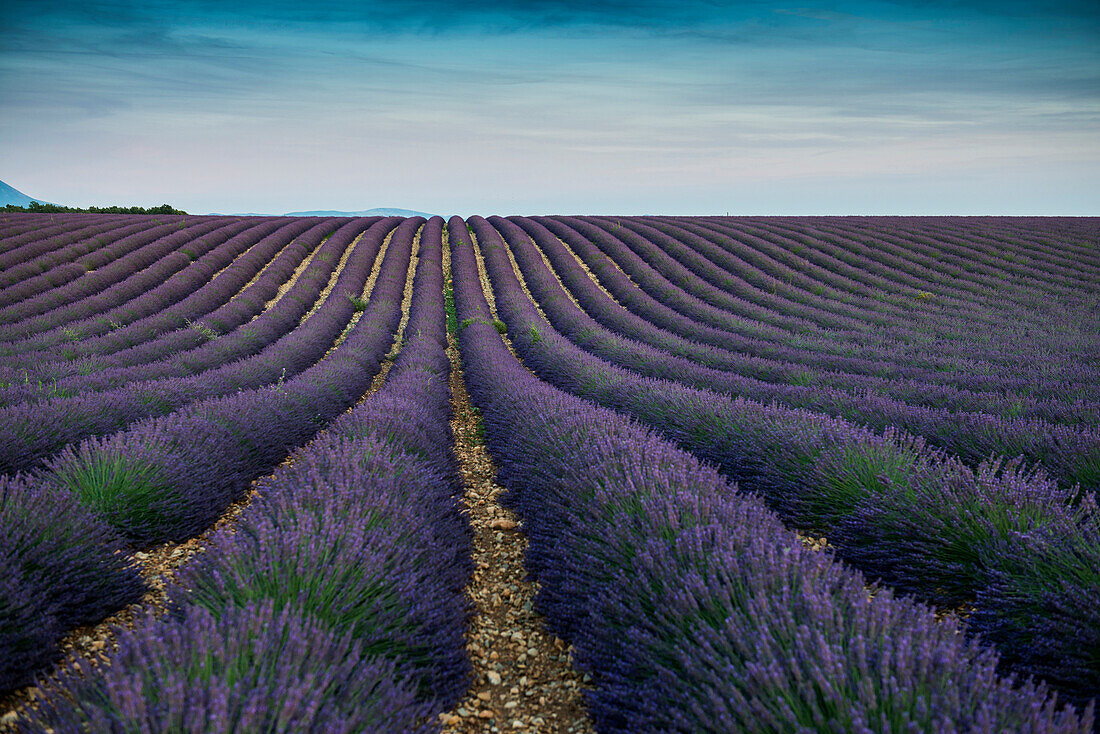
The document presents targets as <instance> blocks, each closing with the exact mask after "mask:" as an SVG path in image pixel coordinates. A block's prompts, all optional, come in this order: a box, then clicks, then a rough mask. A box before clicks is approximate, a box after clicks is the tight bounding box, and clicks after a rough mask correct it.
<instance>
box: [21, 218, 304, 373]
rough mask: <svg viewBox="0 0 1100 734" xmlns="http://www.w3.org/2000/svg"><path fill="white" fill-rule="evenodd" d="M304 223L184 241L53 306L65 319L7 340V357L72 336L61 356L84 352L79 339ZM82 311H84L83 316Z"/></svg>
mask: <svg viewBox="0 0 1100 734" xmlns="http://www.w3.org/2000/svg"><path fill="white" fill-rule="evenodd" d="M308 224H309V223H308V222H299V221H296V220H282V221H281V222H277V221H274V220H267V221H264V220H260V221H259V222H256V221H255V220H253V221H252V222H247V221H246V222H239V223H235V224H232V225H229V226H227V227H224V228H221V229H220V230H218V231H215V232H212V233H210V234H209V235H207V236H206V237H203V238H201V239H200V240H198V242H197V243H192V242H188V243H187V244H186V246H185V247H183V248H181V249H180V250H179V251H178V252H173V253H169V254H168V256H166V257H164V258H162V259H161V260H160V261H158V262H157V263H155V264H154V265H151V266H150V267H148V268H146V269H145V270H144V271H143V272H142V273H141V276H142V277H140V278H128V279H127V280H126V281H124V283H120V284H118V285H116V286H115V287H114V288H111V289H108V291H106V292H104V293H103V294H101V295H100V296H93V297H91V298H88V299H83V300H81V301H78V302H76V303H73V304H71V305H70V306H68V307H66V308H61V309H56V310H55V311H53V312H52V314H58V317H55V318H54V319H53V320H54V321H58V318H59V317H62V316H65V317H66V318H64V321H63V322H61V323H58V324H56V325H55V326H53V327H52V328H49V329H46V330H43V331H39V332H38V333H36V334H34V335H32V336H28V337H26V338H25V339H22V340H20V341H13V342H11V343H10V345H9V348H10V349H11V350H12V352H13V353H16V354H18V357H16V358H15V359H12V360H6V361H8V362H9V363H11V364H19V363H20V362H23V363H29V364H34V363H35V362H36V361H38V360H41V359H42V352H44V351H51V350H52V349H53V348H55V347H56V346H58V345H60V344H66V343H70V342H71V344H68V345H67V346H66V347H65V348H64V349H63V350H62V356H63V358H72V357H77V356H79V355H82V354H85V353H86V351H85V348H84V345H83V344H82V342H84V341H85V340H87V339H90V338H94V337H96V336H100V335H102V334H104V333H107V332H110V331H112V330H117V329H121V328H123V327H124V326H128V325H129V324H132V323H134V322H135V321H140V320H141V319H143V318H147V317H149V316H153V315H156V314H157V313H159V312H161V311H164V310H166V309H169V308H171V307H172V306H174V305H176V304H177V303H178V302H179V301H180V300H182V299H184V298H187V297H188V296H189V295H191V294H193V293H194V292H195V291H196V290H197V289H199V288H201V287H202V285H203V284H204V283H207V282H208V281H209V280H210V279H211V278H212V277H213V276H214V275H215V274H216V273H218V272H219V271H221V270H223V269H225V268H226V267H228V266H229V265H230V264H231V263H233V261H234V260H236V259H237V258H238V257H239V256H240V255H241V254H242V253H243V252H245V251H246V250H247V249H248V248H249V247H251V246H252V245H253V244H255V243H256V241H257V240H258V239H261V238H266V237H268V236H271V235H276V236H279V237H280V238H282V239H283V240H284V242H289V241H290V239H291V238H292V237H293V236H294V235H296V234H299V233H300V232H301V230H303V229H305V228H306V227H307V226H308ZM196 245H197V246H196ZM184 250H186V252H184ZM101 299H103V300H101ZM108 299H110V300H108ZM112 303H113V304H114V305H111V304H112ZM85 313H88V315H87V316H83V314H85ZM52 314H51V315H52ZM93 314H94V315H93ZM82 316H83V317H82ZM13 356H15V355H14V354H13Z"/></svg>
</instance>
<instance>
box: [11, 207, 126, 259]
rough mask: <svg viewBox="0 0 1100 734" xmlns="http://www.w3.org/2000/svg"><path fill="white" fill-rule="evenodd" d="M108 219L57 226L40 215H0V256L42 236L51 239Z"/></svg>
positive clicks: (104, 217) (106, 216) (87, 220)
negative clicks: (92, 222)
mask: <svg viewBox="0 0 1100 734" xmlns="http://www.w3.org/2000/svg"><path fill="white" fill-rule="evenodd" d="M110 218H111V216H110V215H104V216H99V217H93V218H90V219H86V220H84V221H82V222H80V223H79V224H77V223H74V222H73V221H72V220H69V221H68V222H65V223H64V224H60V225H59V224H56V223H55V222H53V221H51V220H50V219H49V218H48V217H43V216H41V215H35V214H32V215H31V216H14V215H12V214H9V213H5V214H0V255H3V254H5V253H7V252H8V251H10V250H13V249H15V248H17V247H21V246H23V245H25V244H27V243H28V242H33V241H34V240H36V239H38V238H39V237H41V236H43V235H45V236H46V237H53V236H54V235H56V234H61V233H63V232H65V231H67V230H73V229H76V228H79V227H84V226H87V223H88V222H90V221H95V222H105V221H107V220H108V219H110ZM114 218H116V219H117V218H118V217H117V216H116V217H114Z"/></svg>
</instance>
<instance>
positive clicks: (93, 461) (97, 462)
mask: <svg viewBox="0 0 1100 734" xmlns="http://www.w3.org/2000/svg"><path fill="white" fill-rule="evenodd" d="M54 477H55V478H56V479H57V481H58V482H59V484H60V485H61V486H63V487H66V488H67V489H69V490H70V491H71V492H72V493H73V494H74V495H76V497H77V499H78V500H79V501H80V502H81V503H82V504H84V505H86V506H88V507H90V508H91V509H93V510H95V511H96V512H97V513H99V514H100V515H102V516H103V517H104V519H106V520H107V522H108V523H110V524H111V525H113V526H115V527H117V528H119V529H120V530H122V531H123V532H125V531H126V530H127V529H130V528H144V527H150V526H156V525H160V524H162V523H163V522H164V521H165V520H166V517H165V515H164V513H163V511H162V510H161V509H160V508H161V506H162V502H163V500H164V499H165V496H166V495H169V494H171V493H172V487H171V486H170V485H169V483H168V482H167V481H166V480H165V479H164V478H163V477H162V476H161V474H160V471H159V470H158V469H157V467H155V466H153V465H151V464H147V463H145V462H141V461H136V460H132V459H130V460H128V459H126V458H124V457H120V456H105V455H93V456H87V457H82V458H81V459H80V460H79V461H75V462H72V463H71V464H68V465H66V466H64V467H63V468H61V469H59V470H58V471H57V472H56V473H55V474H54Z"/></svg>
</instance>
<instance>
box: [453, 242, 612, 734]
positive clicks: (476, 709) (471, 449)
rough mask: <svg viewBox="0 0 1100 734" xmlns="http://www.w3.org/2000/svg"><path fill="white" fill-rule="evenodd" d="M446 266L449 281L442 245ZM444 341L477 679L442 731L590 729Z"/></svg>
mask: <svg viewBox="0 0 1100 734" xmlns="http://www.w3.org/2000/svg"><path fill="white" fill-rule="evenodd" d="M444 267H445V269H446V277H447V278H448V281H449V279H450V256H449V251H448V249H447V247H446V245H444ZM448 341H449V343H450V346H449V347H448V349H447V355H448V357H449V358H450V360H451V395H452V398H451V406H452V408H453V410H454V416H453V418H452V420H451V428H452V429H453V431H454V436H455V455H456V457H457V458H458V461H459V467H460V469H461V477H462V481H463V484H464V485H465V492H464V502H465V505H466V512H467V518H468V519H469V522H470V525H471V526H472V527H473V530H474V541H473V558H474V577H473V580H472V581H471V583H470V586H469V587H468V588H467V594H468V596H469V598H470V601H471V603H472V604H473V606H474V613H475V614H474V617H473V618H472V620H471V624H470V629H469V630H468V631H467V636H466V649H467V651H468V652H469V654H470V660H471V662H472V663H473V666H474V675H475V677H474V683H473V685H472V686H471V687H470V690H469V692H468V693H467V695H466V698H465V699H464V700H463V701H462V702H461V703H460V704H459V705H458V706H457V707H456V708H455V709H454V710H453V711H451V712H449V713H445V714H442V715H441V716H440V720H441V722H442V723H443V732H444V733H445V734H474V733H475V732H478V733H480V732H505V731H529V732H553V733H555V734H557V733H559V732H560V733H563V734H564V733H565V732H570V733H572V734H587V733H588V732H593V731H595V729H594V727H593V725H592V722H591V720H590V719H589V717H588V714H587V712H586V710H585V706H584V698H583V690H584V688H585V681H584V679H583V678H582V676H580V675H579V674H578V673H577V671H575V670H574V669H573V667H572V665H571V664H570V649H569V646H568V645H566V644H565V642H563V641H562V640H561V639H559V638H557V637H555V636H554V635H551V634H549V633H547V632H546V630H545V629H544V627H543V618H542V615H540V614H538V613H536V612H535V611H534V598H535V594H536V592H537V591H538V586H537V584H535V583H534V582H533V581H531V580H530V579H528V578H527V573H526V570H525V569H524V566H523V557H524V553H525V551H526V549H527V540H526V538H524V536H523V533H522V526H521V525H520V523H519V521H518V519H517V517H516V516H515V515H514V514H513V513H512V512H510V511H509V510H506V509H504V508H503V507H501V506H500V504H499V502H498V499H499V496H500V493H501V492H503V491H504V490H503V488H502V487H500V486H499V485H498V484H496V483H495V482H494V481H493V478H494V477H495V476H496V467H495V466H494V465H493V462H492V459H491V458H490V457H489V453H488V450H487V449H486V447H485V441H484V438H483V435H482V427H481V421H480V417H479V414H478V413H477V411H476V409H475V408H474V407H473V405H472V404H471V403H470V398H469V394H468V393H467V392H466V384H465V381H464V379H463V375H462V363H461V358H460V356H459V354H458V349H457V346H456V340H455V335H454V334H448Z"/></svg>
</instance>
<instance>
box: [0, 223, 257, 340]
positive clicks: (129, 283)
mask: <svg viewBox="0 0 1100 734" xmlns="http://www.w3.org/2000/svg"><path fill="white" fill-rule="evenodd" d="M237 226H239V225H238V224H235V223H229V224H227V223H225V222H224V221H217V220H215V221H209V220H207V221H203V222H199V223H196V224H194V225H192V226H190V227H186V228H184V229H179V228H177V227H174V226H172V225H165V226H163V227H156V228H154V229H152V230H147V231H145V232H141V233H139V234H136V235H133V236H131V237H127V238H124V239H122V240H119V241H117V242H114V243H112V244H111V248H110V249H111V250H114V249H115V248H118V249H119V250H122V251H125V250H124V249H123V247H124V245H125V246H128V245H129V244H130V242H131V241H135V240H136V241H139V242H141V243H142V246H140V247H137V248H135V249H133V250H132V251H130V252H128V254H124V255H121V256H120V257H118V258H115V259H113V260H111V261H110V262H109V263H108V264H106V265H104V266H103V267H100V268H95V269H93V270H89V271H88V272H86V273H84V274H83V275H82V276H81V277H79V278H77V279H76V280H74V281H72V282H71V283H68V284H66V285H64V286H61V287H58V288H50V289H49V290H46V291H45V292H40V291H38V290H37V289H36V291H35V295H31V294H28V296H29V297H26V298H25V299H24V300H22V301H19V302H18V303H16V304H14V305H13V306H10V307H8V308H7V309H5V310H4V311H3V312H2V313H0V323H3V326H0V338H2V339H4V340H7V341H14V340H17V339H20V338H25V337H27V336H29V335H31V334H33V333H35V332H40V331H45V330H47V329H50V328H53V327H55V326H59V325H61V324H63V323H66V322H68V321H71V320H73V319H75V318H82V317H83V318H86V317H88V316H90V315H92V314H93V313H98V312H101V311H105V310H107V309H109V308H111V307H113V306H117V305H119V304H120V303H123V302H125V301H126V300H129V299H130V298H133V297H134V296H135V295H136V294H138V293H140V292H142V291H143V290H145V289H147V288H150V287H152V286H154V285H156V284H159V283H160V282H162V281H163V280H164V279H165V278H167V277H168V276H169V275H171V274H173V273H175V272H176V271H177V270H179V269H180V268H182V267H184V266H185V264H187V263H189V262H191V259H192V257H198V256H199V255H201V254H203V253H205V252H208V251H209V250H210V249H212V248H213V247H214V246H216V245H218V244H221V243H222V242H224V241H225V240H227V239H228V238H229V237H230V236H232V235H233V234H236V233H237V232H236V230H234V229H233V228H234V227H237ZM170 255H176V257H169V256H170ZM165 261H167V262H165ZM154 264H155V265H156V267H150V266H152V265H154ZM78 267H80V268H81V269H83V267H84V266H83V265H80V266H78Z"/></svg>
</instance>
